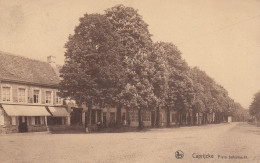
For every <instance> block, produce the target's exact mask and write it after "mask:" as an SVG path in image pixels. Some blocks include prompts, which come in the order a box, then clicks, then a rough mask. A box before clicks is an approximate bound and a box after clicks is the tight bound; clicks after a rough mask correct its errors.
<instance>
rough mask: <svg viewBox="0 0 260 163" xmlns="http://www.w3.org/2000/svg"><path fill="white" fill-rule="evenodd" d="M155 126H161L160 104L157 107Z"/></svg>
mask: <svg viewBox="0 0 260 163" xmlns="http://www.w3.org/2000/svg"><path fill="white" fill-rule="evenodd" d="M155 117H156V118H155V126H156V127H160V108H159V106H157V107H156V116H155Z"/></svg>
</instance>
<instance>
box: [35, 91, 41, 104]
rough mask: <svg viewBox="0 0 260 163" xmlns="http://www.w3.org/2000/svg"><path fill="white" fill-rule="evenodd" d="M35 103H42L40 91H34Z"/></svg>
mask: <svg viewBox="0 0 260 163" xmlns="http://www.w3.org/2000/svg"><path fill="white" fill-rule="evenodd" d="M33 103H36V104H38V103H40V91H39V90H34V91H33Z"/></svg>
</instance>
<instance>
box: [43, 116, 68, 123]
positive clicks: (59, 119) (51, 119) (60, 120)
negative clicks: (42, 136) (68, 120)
mask: <svg viewBox="0 0 260 163" xmlns="http://www.w3.org/2000/svg"><path fill="white" fill-rule="evenodd" d="M47 121H48V125H63V124H64V122H65V121H64V117H47Z"/></svg>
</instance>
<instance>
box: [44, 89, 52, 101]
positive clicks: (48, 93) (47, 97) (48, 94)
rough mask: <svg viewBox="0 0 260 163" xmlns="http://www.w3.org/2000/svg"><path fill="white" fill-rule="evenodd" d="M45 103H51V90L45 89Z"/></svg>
mask: <svg viewBox="0 0 260 163" xmlns="http://www.w3.org/2000/svg"><path fill="white" fill-rule="evenodd" d="M45 103H46V104H51V91H46V96H45Z"/></svg>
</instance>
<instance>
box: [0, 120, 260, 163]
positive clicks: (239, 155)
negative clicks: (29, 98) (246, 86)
mask: <svg viewBox="0 0 260 163" xmlns="http://www.w3.org/2000/svg"><path fill="white" fill-rule="evenodd" d="M178 150H181V151H182V152H183V153H184V157H183V158H182V159H177V158H176V157H175V152H176V151H178ZM179 156H181V155H179ZM0 162H141V163H143V162H149V163H151V162H156V163H157V162H260V128H259V127H256V126H253V125H249V124H247V123H231V124H217V125H206V126H195V127H182V128H170V129H169V128H165V129H152V130H150V131H147V132H137V133H136V132H128V133H100V134H84V133H82V134H47V133H26V134H9V135H1V136H0Z"/></svg>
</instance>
